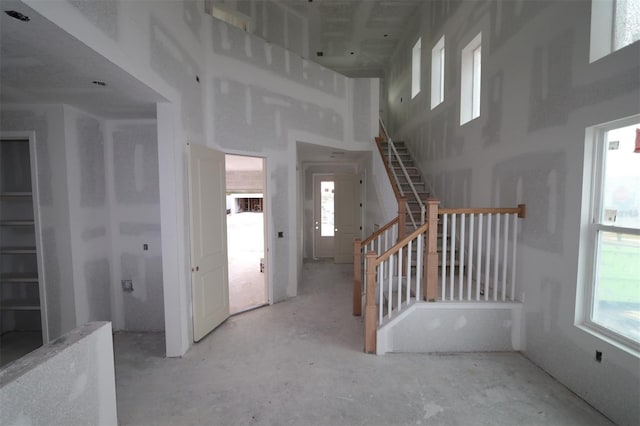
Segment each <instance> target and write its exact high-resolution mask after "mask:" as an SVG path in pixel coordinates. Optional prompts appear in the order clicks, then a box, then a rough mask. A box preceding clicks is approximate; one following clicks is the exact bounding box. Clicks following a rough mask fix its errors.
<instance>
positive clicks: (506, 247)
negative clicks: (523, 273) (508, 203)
mask: <svg viewBox="0 0 640 426" xmlns="http://www.w3.org/2000/svg"><path fill="white" fill-rule="evenodd" d="M504 218H505V220H504V243H503V247H504V249H503V250H502V252H503V253H502V254H503V256H502V301H503V302H504V301H505V300H506V297H507V294H506V293H507V260H508V259H509V215H508V214H506V215H505V216H504Z"/></svg>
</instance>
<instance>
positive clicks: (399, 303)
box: [398, 247, 403, 312]
mask: <svg viewBox="0 0 640 426" xmlns="http://www.w3.org/2000/svg"><path fill="white" fill-rule="evenodd" d="M402 263H403V262H402V247H400V250H398V312H400V310H401V309H402V308H401V305H402Z"/></svg>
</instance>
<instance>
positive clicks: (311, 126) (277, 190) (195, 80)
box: [25, 0, 379, 356]
mask: <svg viewBox="0 0 640 426" xmlns="http://www.w3.org/2000/svg"><path fill="white" fill-rule="evenodd" d="M25 4H27V5H28V6H30V7H31V8H33V9H34V10H35V11H37V12H38V13H41V14H42V15H44V16H45V17H46V18H47V19H49V20H51V21H52V22H53V23H55V24H56V25H58V26H60V27H61V28H63V29H64V30H65V31H67V32H68V33H69V34H71V35H72V36H74V37H76V38H77V39H79V40H82V42H83V43H85V44H87V45H88V46H89V47H91V48H92V49H93V50H94V51H96V52H98V53H99V54H101V55H103V56H104V57H105V58H107V59H108V60H109V61H111V62H112V63H114V64H115V65H117V66H119V67H120V68H122V70H124V71H125V72H127V73H129V74H130V75H131V76H132V77H134V78H136V79H138V80H139V81H141V82H142V83H144V84H145V85H147V86H148V87H150V88H151V89H153V90H154V91H156V92H157V93H158V94H160V95H161V96H163V97H165V98H166V99H167V100H168V102H167V103H162V104H158V107H157V111H158V112H157V119H158V125H157V127H158V129H157V130H158V131H157V134H158V159H159V163H158V164H159V165H158V167H159V170H161V171H162V172H161V173H160V175H159V184H160V185H159V188H160V197H159V200H160V212H161V216H160V221H161V234H162V242H161V244H162V259H163V260H162V275H163V289H164V312H165V332H166V341H167V354H169V355H173V356H179V355H182V354H184V352H185V351H186V350H187V349H188V347H189V345H190V344H191V342H192V330H191V328H192V325H191V287H190V269H189V250H188V247H189V244H188V216H187V215H186V212H187V211H188V210H187V209H188V203H187V201H188V196H187V193H188V192H187V181H186V156H185V153H186V143H187V142H189V143H198V144H203V145H208V146H210V147H212V148H217V149H219V150H223V151H225V152H228V153H232V154H245V155H255V156H261V157H265V158H266V159H267V171H266V182H267V191H266V192H267V196H268V197H269V199H268V200H267V204H268V205H271V206H272V210H270V211H269V212H268V213H267V214H268V217H270V222H269V223H268V224H267V229H269V230H270V235H269V236H268V239H267V244H268V245H269V249H270V256H269V267H268V271H269V274H270V276H269V280H268V281H269V282H270V283H271V285H272V289H271V290H272V300H273V301H279V300H283V299H286V298H287V297H291V296H294V295H295V294H296V292H297V278H298V271H299V268H300V264H301V256H300V254H301V252H300V251H299V250H298V247H299V245H298V244H299V242H300V241H301V237H302V235H301V234H299V230H300V229H301V227H300V226H299V224H298V220H297V218H298V217H299V215H298V214H297V207H298V205H299V203H298V200H297V196H296V194H298V192H297V188H298V179H297V176H298V175H297V171H296V142H297V141H302V142H309V143H316V144H321V145H327V146H332V147H339V148H341V149H348V150H366V149H370V146H369V143H370V138H371V136H373V135H374V134H375V133H376V132H377V125H376V122H375V119H367V118H366V117H365V116H364V115H363V114H362V113H361V112H359V113H357V114H355V113H354V110H353V109H354V108H356V107H357V108H360V109H361V110H362V111H371V112H372V116H373V117H376V116H377V111H378V104H379V103H378V91H379V82H378V80H377V79H375V80H369V82H370V83H369V85H368V86H367V84H366V83H360V84H359V85H358V87H357V89H354V82H353V80H350V79H348V78H346V77H344V76H342V75H339V74H337V73H335V72H333V71H330V70H328V69H326V68H323V67H320V66H318V65H316V64H314V63H312V62H309V61H306V60H303V59H302V58H301V57H300V56H299V55H298V54H296V53H293V52H292V51H287V50H285V49H283V48H281V47H278V46H277V45H274V44H270V43H268V42H265V41H264V40H263V39H260V38H257V37H255V36H253V35H250V34H247V33H244V32H242V31H240V30H238V29H236V28H231V27H229V26H227V25H226V24H224V23H222V22H219V21H217V20H215V19H214V18H212V17H210V16H208V15H205V14H204V2H200V1H167V2H160V3H157V2H117V3H114V4H112V5H109V7H101V6H100V5H98V4H97V3H95V2H73V3H69V2H66V1H54V2H40V1H35V0H26V1H25ZM297 31H298V30H293V31H291V32H290V33H288V34H284V37H285V38H286V39H288V40H293V39H294V38H295V35H296V33H297ZM300 31H302V30H300ZM287 43H288V42H287ZM294 43H298V41H294ZM285 44H286V43H285ZM291 47H292V48H293V49H294V51H295V50H296V49H297V48H296V47H295V46H293V45H292V46H291ZM367 87H369V88H370V91H369V92H367V90H366V89H367ZM354 118H355V119H356V123H354V121H353V120H354ZM354 125H355V127H354ZM362 126H368V129H364V130H362V129H361V127H362ZM369 135H370V136H369ZM278 232H283V237H282V238H277V237H276V236H277V233H278ZM114 278H115V276H114Z"/></svg>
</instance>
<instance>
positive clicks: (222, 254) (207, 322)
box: [189, 144, 229, 342]
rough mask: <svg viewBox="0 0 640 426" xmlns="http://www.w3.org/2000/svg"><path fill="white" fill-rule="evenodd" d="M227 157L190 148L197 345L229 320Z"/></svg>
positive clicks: (193, 276) (191, 231)
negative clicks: (225, 159) (225, 158)
mask: <svg viewBox="0 0 640 426" xmlns="http://www.w3.org/2000/svg"><path fill="white" fill-rule="evenodd" d="M224 163H225V161H224V153H222V152H218V151H215V150H213V149H210V148H207V147H205V146H202V145H195V144H191V145H189V212H190V218H191V227H190V234H191V297H192V302H193V339H194V340H195V341H196V342H197V341H199V340H201V339H202V338H203V337H204V336H206V335H207V334H208V333H209V332H211V331H212V330H213V329H214V328H216V327H217V326H218V325H220V324H221V323H222V322H223V321H224V320H226V319H227V318H228V317H229V286H228V263H227V213H226V200H225V187H226V184H225V164H224Z"/></svg>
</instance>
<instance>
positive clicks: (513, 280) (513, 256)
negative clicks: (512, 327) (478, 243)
mask: <svg viewBox="0 0 640 426" xmlns="http://www.w3.org/2000/svg"><path fill="white" fill-rule="evenodd" d="M517 246H518V215H517V214H514V215H513V247H512V248H511V250H512V254H511V259H513V260H512V262H513V264H512V265H511V300H512V301H513V300H515V299H516V247H517Z"/></svg>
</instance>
